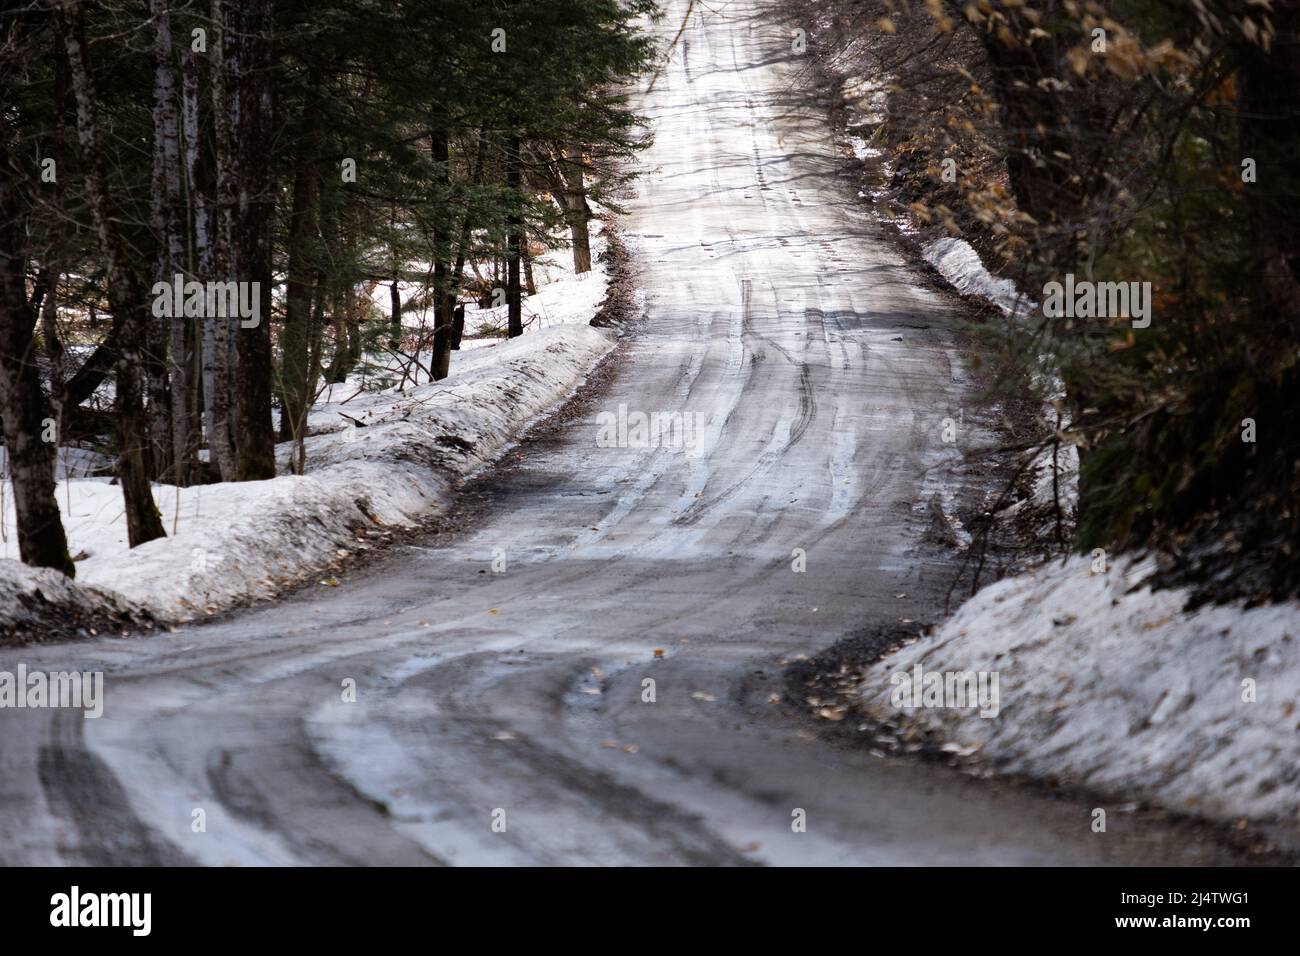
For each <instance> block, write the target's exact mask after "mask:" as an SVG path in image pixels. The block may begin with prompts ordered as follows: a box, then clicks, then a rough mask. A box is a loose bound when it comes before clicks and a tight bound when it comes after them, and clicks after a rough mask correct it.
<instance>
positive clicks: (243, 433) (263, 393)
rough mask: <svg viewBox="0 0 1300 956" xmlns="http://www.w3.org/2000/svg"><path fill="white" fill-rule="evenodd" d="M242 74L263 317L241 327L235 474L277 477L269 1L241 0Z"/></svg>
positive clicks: (244, 191)
mask: <svg viewBox="0 0 1300 956" xmlns="http://www.w3.org/2000/svg"><path fill="white" fill-rule="evenodd" d="M243 13H244V15H243V18H242V24H241V25H242V31H243V41H244V55H243V57H242V58H241V64H242V67H243V75H242V76H241V78H240V84H239V153H240V159H239V218H238V235H239V242H240V245H241V248H240V251H239V256H238V261H239V268H240V272H241V273H242V276H241V277H240V278H242V279H243V280H244V281H246V282H256V283H258V289H259V291H260V298H261V305H260V313H261V321H259V322H258V323H257V324H256V325H254V326H251V327H249V328H243V327H242V326H241V327H239V328H238V330H237V334H238V341H239V346H238V354H239V370H238V375H239V379H238V380H239V395H238V406H237V409H238V414H237V416H236V422H237V425H238V433H239V447H238V449H237V455H236V460H237V465H236V472H235V477H236V479H237V480H238V481H259V480H262V479H265V478H274V477H275V426H274V424H273V422H272V420H271V392H272V382H271V378H272V371H273V368H272V359H271V302H272V299H271V281H272V273H271V214H272V212H273V211H274V208H275V193H274V186H273V183H272V182H271V146H272V133H273V130H272V126H271V108H272V101H271V78H272V67H273V65H274V53H273V49H272V42H271V32H272V27H273V23H272V17H271V0H243Z"/></svg>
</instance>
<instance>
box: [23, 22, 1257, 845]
mask: <svg viewBox="0 0 1300 956" xmlns="http://www.w3.org/2000/svg"><path fill="white" fill-rule="evenodd" d="M775 6H778V5H775V4H765V3H760V2H753V0H748V2H739V0H736V2H729V3H723V4H719V5H717V6H716V7H714V6H710V7H709V10H708V12H702V15H700V16H698V17H697V16H692V17H691V18H690V21H689V22H688V23H687V26H686V28H685V30H684V31H683V32H682V35H681V37H680V39H679V41H678V45H677V48H676V50H675V51H674V54H673V57H672V60H671V62H670V64H669V65H668V66H667V67H666V69H665V70H664V72H663V73H662V75H661V76H660V77H659V78H658V80H657V82H656V83H655V86H654V90H653V92H652V93H651V94H650V95H649V96H648V97H647V98H646V99H645V101H644V103H643V104H642V107H641V108H642V111H643V112H644V113H645V114H646V115H648V116H649V117H650V118H651V120H652V121H653V123H654V128H655V134H656V137H657V139H656V143H655V145H654V147H653V148H652V149H651V150H650V151H649V152H648V155H646V157H645V167H646V169H645V175H644V177H643V179H642V180H641V182H640V185H639V193H638V195H637V197H636V199H635V201H634V202H633V203H632V204H631V215H630V217H629V219H628V221H627V223H626V232H627V235H628V238H629V243H630V245H631V247H632V250H633V254H634V258H635V260H636V262H637V265H638V267H639V270H640V276H639V282H640V286H641V288H642V289H643V291H644V294H645V321H644V323H643V324H642V328H641V329H640V330H639V331H638V332H637V334H636V335H635V336H633V337H631V338H630V339H629V341H628V343H627V344H626V347H625V354H624V356H623V360H622V363H621V365H620V366H619V368H618V371H617V374H616V375H615V376H614V377H613V381H612V382H611V383H610V384H609V385H608V387H607V389H606V390H605V391H604V393H603V394H601V395H599V396H598V397H597V398H596V399H595V401H594V411H596V412H599V411H613V410H616V409H618V408H619V406H620V405H626V406H627V408H628V409H630V410H633V411H636V412H640V413H643V414H646V415H652V414H654V413H665V414H673V413H677V414H693V415H699V416H700V418H701V420H702V421H703V422H704V423H705V427H704V428H703V429H701V431H700V435H701V436H702V438H701V440H700V441H699V442H698V443H697V446H696V447H692V448H690V449H676V448H671V447H628V448H617V447H616V448H606V447H598V445H597V441H596V435H597V425H596V422H595V420H594V417H595V416H594V415H591V416H587V417H586V418H584V420H581V421H577V422H573V423H570V424H567V425H565V426H563V427H562V428H560V429H559V430H558V431H557V432H556V433H555V434H554V435H553V436H552V437H549V438H548V439H546V440H545V441H543V442H539V443H534V444H527V445H525V446H523V451H524V457H523V458H522V459H521V460H519V461H518V462H517V463H516V464H515V465H514V466H513V467H512V468H510V469H509V470H507V471H505V472H503V474H502V475H501V477H500V478H499V479H497V480H496V481H495V482H493V483H492V484H491V485H490V486H489V490H490V493H491V494H490V497H491V500H492V502H493V507H492V508H491V509H490V511H489V513H488V514H487V515H486V516H485V517H484V518H483V519H482V520H481V521H479V522H477V523H476V524H475V526H474V527H473V528H471V529H469V530H468V531H466V532H464V533H460V534H456V535H448V536H444V537H435V538H432V539H430V540H428V541H425V542H423V543H421V544H420V545H418V546H417V545H412V546H410V547H407V548H404V549H402V550H401V551H400V552H399V553H397V554H394V555H391V556H389V557H387V558H384V559H382V560H380V561H378V562H376V563H375V564H373V565H372V566H370V567H368V568H367V569H365V570H364V571H361V572H358V573H356V574H353V575H351V576H350V577H348V578H347V579H346V580H345V581H344V582H343V584H342V586H341V587H338V588H335V589H325V588H321V589H316V590H311V591H307V592H303V593H299V594H297V595H294V596H291V597H289V598H287V599H285V600H284V601H282V602H280V603H278V604H275V605H270V606H265V607H262V608H260V609H257V610H254V611H250V612H247V613H244V614H241V615H237V616H235V617H234V618H232V619H230V620H227V621H224V622H221V623H219V624H214V625H211V626H205V627H189V628H184V629H182V630H180V631H178V632H177V633H174V634H168V635H162V636H159V637H156V638H150V639H147V640H135V641H127V642H124V641H120V640H119V641H108V640H104V641H98V642H95V643H89V644H79V645H65V646H58V647H42V648H39V649H37V648H29V649H27V650H25V651H22V652H18V651H7V652H4V653H3V654H0V667H10V666H11V665H12V664H13V663H15V662H16V661H18V660H23V661H26V662H27V663H28V665H29V666H30V667H42V666H44V667H48V668H51V669H58V668H65V667H70V666H75V667H77V668H78V669H81V670H95V669H102V670H104V671H105V672H106V679H105V687H106V692H105V693H106V701H105V713H104V716H103V717H102V718H100V719H98V720H90V721H85V722H84V727H82V728H80V732H79V733H77V734H75V735H74V734H70V733H69V732H68V731H67V728H66V726H64V725H63V724H62V723H60V722H59V721H56V720H54V719H52V718H51V717H50V715H49V714H48V713H45V712H30V711H29V712H23V713H21V714H18V713H16V712H3V713H0V741H3V744H0V819H2V820H3V822H4V826H3V828H0V860H3V862H5V863H9V864H15V863H61V862H66V863H102V862H106V861H109V860H111V861H112V862H121V863H151V862H172V861H173V860H177V859H179V860H184V861H190V862H195V863H202V864H212V865H222V864H229V863H244V864H257V863H268V864H279V863H324V864H334V863H347V864H351V863H381V864H403V863H435V864H436V863H449V864H465V863H481V864H536V863H556V864H569V863H581V864H620V863H627V864H678V863H681V864H691V863H711V864H743V863H814V864H821V863H834V864H841V863H843V864H847V863H866V864H917V863H981V864H1002V863H1008V864H1009V863H1099V862H1142V863H1145V862H1196V861H1202V862H1204V861H1211V862H1213V861H1218V860H1221V859H1222V860H1227V859H1230V858H1231V857H1230V856H1228V855H1227V854H1226V852H1224V851H1219V850H1216V849H1214V848H1213V845H1212V844H1211V845H1209V846H1208V847H1207V846H1201V847H1200V848H1195V847H1194V846H1192V845H1191V844H1190V843H1189V841H1187V840H1185V839H1182V836H1183V835H1182V834H1181V833H1180V832H1179V831H1177V830H1175V829H1169V828H1165V827H1164V826H1163V825H1160V824H1158V823H1151V822H1150V821H1146V820H1144V819H1143V818H1142V817H1141V816H1140V815H1132V816H1127V815H1119V816H1118V817H1117V818H1116V819H1115V821H1114V822H1113V824H1112V826H1111V832H1110V833H1109V834H1108V835H1107V836H1106V837H1105V838H1101V837H1099V836H1098V835H1097V834H1094V833H1092V832H1091V830H1090V827H1089V822H1090V816H1089V809H1090V808H1089V806H1087V805H1086V804H1085V803H1082V802H1074V801H1069V800H1058V799H1047V798H1044V797H1040V796H1036V795H1032V794H1028V793H1026V792H1023V791H1020V790H1015V789H1010V788H1006V787H1000V786H995V785H992V784H988V783H983V782H980V781H977V780H974V779H971V778H968V777H965V776H962V775H960V774H957V773H955V772H953V771H951V770H949V769H947V768H944V767H938V766H932V765H924V764H917V763H912V762H909V761H905V760H896V759H883V760H882V759H879V758H876V757H873V756H871V755H870V754H869V753H868V752H867V751H866V750H865V749H858V748H851V747H841V746H836V745H832V744H830V743H827V742H825V741H823V740H821V739H819V738H818V737H816V736H815V735H813V734H811V733H809V732H808V731H807V730H806V729H805V728H804V725H803V724H802V723H801V722H799V721H797V720H793V719H790V718H789V717H787V716H785V715H784V711H785V710H786V709H787V708H788V709H791V710H795V709H799V708H801V707H802V702H799V701H793V702H785V701H783V702H780V703H772V702H771V700H772V699H773V698H774V697H778V698H779V697H780V696H781V694H782V692H783V684H782V682H781V680H780V672H781V662H782V661H783V660H788V659H790V658H792V657H794V656H797V655H801V654H805V655H811V654H814V653H815V652H817V651H818V650H819V649H821V648H824V647H825V646H827V645H829V644H831V643H833V642H834V641H836V640H837V639H839V638H841V637H844V636H846V635H850V634H853V633H856V632H859V631H861V630H862V629H864V628H866V627H868V626H870V625H871V624H872V623H891V624H892V623H894V622H896V621H898V620H899V619H917V620H920V619H926V618H932V617H933V616H934V615H935V614H936V609H937V608H938V607H939V606H940V604H941V596H942V593H943V591H944V590H945V589H946V587H947V585H948V583H949V582H950V580H951V576H952V573H953V570H954V567H955V565H954V561H955V558H954V557H953V556H952V555H951V554H950V553H948V552H945V551H941V550H938V549H935V548H932V547H930V546H927V545H923V544H922V540H923V535H924V532H925V528H926V525H927V522H928V520H929V515H928V513H927V511H926V503H927V502H928V501H930V500H931V498H932V497H933V496H934V495H936V494H938V495H940V496H941V498H943V499H945V500H950V499H952V498H953V497H955V496H958V495H961V494H963V493H965V492H966V491H969V490H970V489H963V488H962V487H959V486H957V485H956V484H955V483H954V482H953V481H952V480H951V478H950V477H948V476H949V475H950V474H951V472H950V466H951V464H952V458H953V457H954V456H955V452H953V451H952V450H951V449H950V448H949V447H948V446H945V445H943V444H942V443H941V442H940V440H939V433H940V428H941V425H940V423H941V421H942V419H943V418H944V417H947V416H950V415H955V414H956V413H957V412H958V410H960V409H961V408H963V407H969V406H970V405H971V403H972V402H973V401H974V399H973V397H972V388H973V386H972V385H971V383H970V376H969V373H968V370H967V369H966V367H965V366H964V365H963V363H962V360H961V357H960V354H959V351H958V348H959V346H958V337H957V334H956V332H955V327H956V325H957V322H958V315H957V314H956V312H955V310H954V306H953V304H952V302H951V301H950V300H948V299H947V298H945V297H943V296H942V295H940V294H938V293H936V292H934V291H931V290H929V289H927V287H926V286H925V285H924V284H923V283H922V282H921V280H919V279H918V278H917V277H916V276H915V275H914V274H913V273H912V272H911V271H910V270H909V268H908V266H907V265H906V264H905V262H904V260H903V259H902V257H901V256H900V255H899V254H898V253H897V252H896V251H895V250H894V249H892V248H891V247H890V246H889V244H888V243H887V242H886V241H885V240H883V239H882V238H881V237H880V236H879V235H878V230H877V229H876V228H875V226H874V225H873V224H872V222H871V221H870V220H869V218H868V217H867V214H866V213H865V211H864V210H863V209H862V208H861V207H860V206H859V205H858V203H857V201H856V200H855V198H854V191H853V188H852V187H851V186H850V185H849V184H848V183H847V180H846V179H845V178H844V176H843V165H844V160H843V158H842V157H841V155H840V153H839V151H838V150H837V149H836V148H835V146H834V145H833V143H832V141H831V138H830V134H829V130H828V124H827V120H826V117H825V116H824V115H823V114H822V113H821V112H820V111H819V110H817V109H816V108H814V107H811V106H808V105H805V104H803V103H802V101H801V100H799V99H798V98H797V97H796V96H795V95H794V94H793V93H792V90H793V88H794V87H796V86H797V84H798V73H797V71H798V68H799V64H798V63H797V62H791V55H790V48H789V31H788V30H787V29H786V27H785V26H784V25H782V24H781V23H780V22H778V21H776V20H774V19H771V18H770V14H771V12H772V8H773V7H775ZM668 7H669V9H668V15H667V17H666V18H665V20H664V21H663V23H662V24H661V25H660V27H659V29H660V30H661V31H662V32H663V34H664V37H665V39H669V38H671V37H672V35H673V34H674V33H675V32H676V30H677V27H678V26H679V25H680V24H681V22H682V17H683V13H684V11H685V9H686V5H685V3H671V4H668ZM701 9H702V8H701ZM918 326H924V328H918ZM976 490H978V489H976ZM796 549H801V550H802V552H803V553H804V554H805V555H806V561H807V569H806V571H805V572H803V573H796V572H795V571H794V570H793V569H792V565H791V562H792V555H793V554H794V552H795V551H796ZM502 555H503V556H504V558H505V562H506V566H505V569H504V572H503V573H492V570H491V568H492V562H493V559H494V556H502ZM900 595H905V596H900ZM657 651H658V653H657ZM648 680H649V681H653V689H654V698H655V700H654V703H647V702H645V701H644V698H645V696H646V691H647V688H648V687H650V686H651V685H648V684H647V683H646V681H648ZM346 681H354V682H355V687H356V702H355V703H349V702H345V701H344V700H343V699H342V695H341V687H343V686H344V682H346ZM198 810H201V811H203V813H202V818H203V820H204V824H205V829H204V831H203V832H195V826H194V821H195V820H196V815H195V812H196V811H198ZM800 810H801V811H803V812H804V813H805V814H806V819H807V830H806V832H795V831H794V830H793V829H792V826H791V822H792V819H793V818H794V817H793V816H792V815H794V814H795V813H796V811H800Z"/></svg>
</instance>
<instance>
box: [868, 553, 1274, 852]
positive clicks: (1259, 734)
mask: <svg viewBox="0 0 1300 956" xmlns="http://www.w3.org/2000/svg"><path fill="white" fill-rule="evenodd" d="M1148 570H1149V569H1148V566H1145V565H1139V564H1130V563H1127V562H1125V563H1123V564H1121V565H1118V566H1117V565H1112V566H1111V568H1110V570H1109V572H1106V573H1092V570H1091V562H1090V561H1089V560H1087V559H1085V558H1072V559H1071V560H1069V561H1068V562H1067V563H1065V564H1064V565H1061V564H1059V563H1053V564H1049V565H1045V566H1043V567H1041V568H1040V569H1038V570H1037V571H1035V572H1033V573H1030V574H1025V575H1022V576H1020V577H1016V578H1010V579H1007V580H1004V581H1000V582H998V583H996V584H993V585H990V586H989V587H986V588H985V589H984V590H983V591H981V592H979V593H978V594H977V595H976V596H975V597H974V598H972V599H971V600H969V601H967V602H966V603H965V604H964V605H963V606H962V607H961V608H960V609H959V610H958V612H957V613H956V615H954V616H953V617H952V618H951V619H950V620H949V621H948V622H947V623H946V624H944V625H943V626H942V627H941V628H939V629H938V630H937V631H936V632H934V633H933V634H932V635H930V636H928V637H923V638H921V639H920V640H918V641H917V642H915V643H912V644H909V645H907V646H905V647H903V648H902V649H900V650H898V651H897V652H895V653H894V654H892V655H890V656H889V657H887V658H885V659H884V660H882V661H881V662H879V663H878V664H876V665H875V666H874V667H873V668H871V669H870V670H868V671H867V673H866V675H865V677H864V679H863V682H862V687H861V692H862V700H863V704H864V706H865V708H866V709H867V710H868V711H869V712H870V713H871V714H872V715H873V716H875V717H878V718H880V719H882V720H887V721H890V722H892V723H894V724H901V725H903V726H904V727H908V728H912V729H915V730H919V731H922V732H923V733H925V734H926V735H928V736H929V737H930V738H931V739H933V740H935V742H937V743H939V744H949V745H955V746H949V747H948V748H947V749H949V750H952V751H956V752H959V753H967V752H978V753H979V755H980V758H981V759H982V760H983V761H985V762H986V763H987V764H989V765H991V766H993V767H995V768H997V769H998V770H1000V771H1003V772H1007V773H1016V774H1027V775H1031V776H1035V777H1040V778H1047V779H1058V780H1064V781H1069V782H1071V783H1075V784H1080V785H1083V786H1085V787H1088V788H1091V789H1094V790H1096V791H1097V792H1099V793H1103V794H1107V795H1109V796H1112V797H1114V798H1115V799H1118V800H1121V801H1131V800H1138V799H1142V800H1150V801H1154V802H1157V803H1160V804H1163V805H1165V806H1167V807H1169V808H1171V809H1175V810H1181V811H1184V812H1192V813H1196V814H1199V815H1203V816H1206V817H1210V818H1213V819H1217V820H1223V821H1229V820H1237V819H1240V818H1243V817H1246V818H1250V819H1252V820H1255V821H1258V822H1263V823H1271V824H1278V825H1282V826H1284V827H1287V828H1290V829H1291V830H1292V831H1294V828H1295V827H1296V825H1297V824H1298V823H1300V708H1298V706H1297V705H1300V604H1295V603H1291V604H1282V605H1272V606H1266V607H1260V608H1253V609H1243V608H1242V607H1240V606H1222V607H1208V606H1207V607H1201V608H1198V609H1197V610H1195V611H1184V610H1183V605H1184V603H1185V601H1186V597H1187V594H1186V592H1183V591H1155V592H1152V591H1151V590H1150V589H1149V588H1147V587H1145V586H1143V585H1141V584H1139V583H1138V582H1139V581H1140V580H1141V578H1142V577H1143V576H1144V574H1145V573H1147V571H1148ZM1135 585H1136V587H1135ZM1130 589H1132V590H1130ZM918 663H920V664H921V665H922V667H923V671H924V672H930V671H975V672H977V673H978V672H980V671H985V672H997V673H998V675H999V696H1000V708H999V713H998V715H997V716H996V717H992V718H981V717H980V716H979V715H978V711H977V710H976V709H973V708H962V709H959V708H955V707H933V708H924V707H918V708H907V709H899V708H896V707H894V706H893V703H892V701H891V691H892V690H893V689H894V685H892V684H891V681H890V678H891V676H892V675H894V674H896V673H898V672H900V671H903V672H908V673H913V667H914V665H916V664H918ZM1246 682H1253V684H1252V683H1246ZM1252 689H1253V694H1254V699H1253V700H1250V699H1249V698H1250V697H1251V694H1250V693H1249V691H1250V690H1252Z"/></svg>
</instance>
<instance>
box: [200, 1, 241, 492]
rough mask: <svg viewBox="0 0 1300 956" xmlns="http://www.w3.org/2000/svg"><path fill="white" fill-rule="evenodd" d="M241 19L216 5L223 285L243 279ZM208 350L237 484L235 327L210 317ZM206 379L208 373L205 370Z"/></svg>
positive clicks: (215, 412) (215, 108)
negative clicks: (239, 248) (237, 224)
mask: <svg viewBox="0 0 1300 956" xmlns="http://www.w3.org/2000/svg"><path fill="white" fill-rule="evenodd" d="M236 20H237V13H232V12H230V11H229V10H228V9H227V3H226V0H212V31H213V36H212V43H211V52H212V129H213V146H214V157H215V162H216V169H215V179H216V192H217V199H216V215H215V219H216V223H215V225H216V228H215V232H214V235H213V237H212V238H213V242H212V274H213V276H214V277H215V278H218V279H222V280H233V279H237V278H238V276H237V267H238V263H236V261H235V242H234V232H235V229H234V216H235V206H236V204H237V202H238V198H237V196H236V178H235V168H234V159H233V156H232V155H231V140H232V137H233V135H234V121H233V117H234V116H235V115H237V113H238V108H239V106H238V99H239V85H238V77H239V41H238V32H237V30H238V26H237V23H236V22H235V21H236ZM203 336H204V348H205V349H207V348H210V350H211V351H210V359H209V358H205V363H207V364H209V365H210V368H211V380H210V381H205V382H204V385H205V389H206V395H205V400H206V402H207V404H208V407H209V419H210V424H209V428H208V444H209V447H210V449H211V452H212V458H213V460H214V461H215V463H216V465H217V471H218V473H219V474H220V476H221V480H222V481H234V480H235V471H236V466H235V444H234V440H233V435H232V434H231V414H230V393H231V388H232V383H233V379H234V376H233V375H232V371H233V367H232V363H231V360H230V356H231V334H230V323H229V322H227V321H218V320H217V319H215V318H212V317H208V318H207V320H206V322H205V328H204V333H203ZM204 371H205V377H206V373H207V369H206V368H205V370H204Z"/></svg>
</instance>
